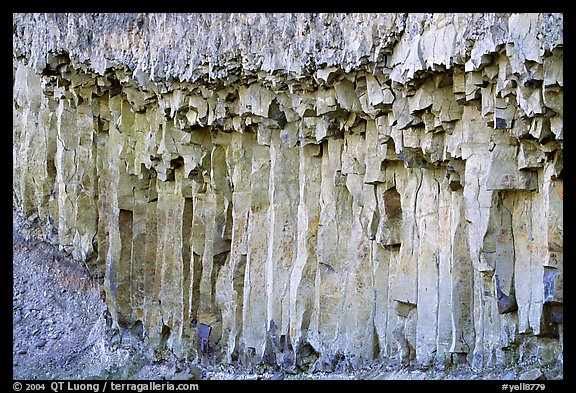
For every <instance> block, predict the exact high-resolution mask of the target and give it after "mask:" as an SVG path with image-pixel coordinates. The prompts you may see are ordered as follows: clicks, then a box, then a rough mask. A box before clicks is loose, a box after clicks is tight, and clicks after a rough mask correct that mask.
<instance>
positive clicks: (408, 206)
mask: <svg viewBox="0 0 576 393" xmlns="http://www.w3.org/2000/svg"><path fill="white" fill-rule="evenodd" d="M562 21H563V16H562V14H541V13H535V14H350V15H345V14H338V15H336V14H248V15H246V14H229V15H228V14H202V15H197V14H41V13H36V14H14V16H13V43H14V45H13V59H14V60H13V72H14V75H13V84H14V99H13V120H14V127H13V140H14V143H13V153H14V161H13V174H14V177H13V198H14V204H15V205H16V206H17V207H18V208H19V210H21V211H22V213H23V214H24V216H25V217H27V218H28V219H30V220H38V221H39V222H41V224H42V227H43V235H44V236H45V238H46V239H47V240H49V241H50V242H52V243H54V244H57V245H58V246H59V248H60V249H61V250H62V251H64V252H66V253H67V254H69V255H70V256H71V257H72V258H74V259H75V260H77V261H79V262H82V263H86V264H87V266H89V267H90V269H91V271H92V273H93V274H94V275H95V276H98V277H102V278H103V280H104V287H105V294H106V303H107V305H108V309H109V310H110V313H111V315H112V319H113V321H114V322H113V323H114V326H115V328H118V329H132V330H134V331H135V332H136V333H137V334H136V336H139V337H142V338H143V340H144V342H145V344H146V346H147V347H150V348H157V349H165V350H169V351H171V352H172V353H173V354H174V355H175V356H176V357H178V358H182V359H202V360H203V361H205V362H209V363H210V364H217V363H230V364H241V365H243V366H246V367H249V368H253V367H257V366H259V365H262V364H267V365H268V366H269V367H272V368H277V369H278V370H279V371H283V372H292V371H294V370H295V369H297V368H298V369H311V370H314V369H316V370H321V371H324V370H329V371H337V370H341V369H346V368H352V369H355V368H358V367H361V366H362V365H365V364H368V363H371V362H374V361H384V362H386V361H399V362H416V363H418V364H420V365H426V366H429V365H445V364H448V363H451V362H461V363H468V364H471V365H472V366H473V367H475V368H482V367H485V366H490V365H494V364H508V363H510V362H512V357H511V355H510V353H511V351H517V352H521V351H525V350H526V348H532V350H533V351H535V352H534V353H533V355H534V356H544V355H541V354H546V355H545V356H547V357H549V358H551V359H554V358H558V356H561V353H562V340H560V339H559V337H561V335H562V325H563V316H562V305H563V274H562V272H563V209H562V206H563V164H562V162H563V120H562V119H563V31H562ZM137 323H138V324H139V325H137ZM550 339H551V340H550ZM533 340H536V342H537V343H538V344H537V345H531V346H524V345H523V343H524V342H527V341H530V342H533ZM529 355H530V354H526V353H522V356H523V357H524V358H529V357H530V356H529Z"/></svg>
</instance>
